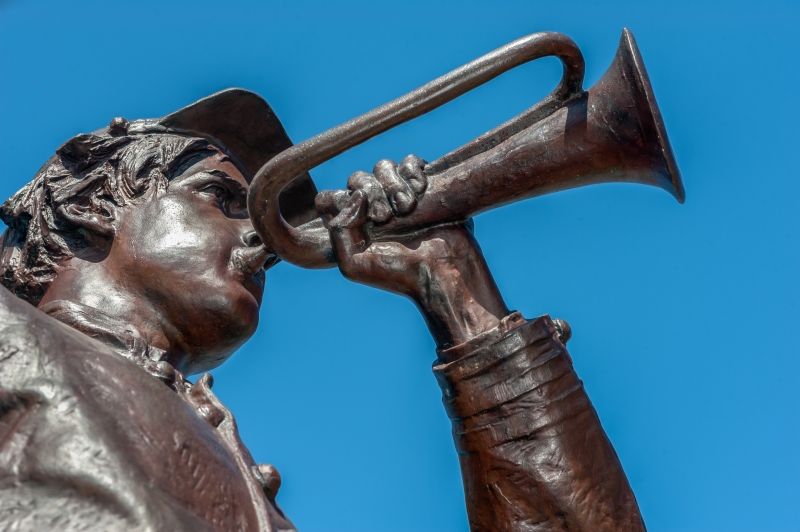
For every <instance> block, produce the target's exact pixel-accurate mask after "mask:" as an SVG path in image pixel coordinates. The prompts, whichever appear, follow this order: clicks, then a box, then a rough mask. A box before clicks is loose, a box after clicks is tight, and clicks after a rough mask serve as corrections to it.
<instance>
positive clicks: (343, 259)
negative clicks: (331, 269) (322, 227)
mask: <svg viewBox="0 0 800 532" xmlns="http://www.w3.org/2000/svg"><path fill="white" fill-rule="evenodd" d="M366 221H367V195H366V194H365V193H364V191H363V190H356V191H355V192H353V194H352V195H351V196H350V199H349V200H348V201H347V203H346V204H345V206H344V208H342V210H341V211H339V214H337V215H336V217H335V218H333V219H332V220H331V221H330V222H329V224H328V228H329V230H330V235H331V243H332V244H333V249H334V252H335V253H336V260H337V261H338V262H339V266H340V267H342V266H343V265H344V264H345V263H349V262H350V261H351V260H352V259H351V257H352V256H353V255H355V254H357V253H360V252H362V251H363V250H364V249H365V248H366V247H367V235H366V233H365V232H364V223H365V222H366Z"/></svg>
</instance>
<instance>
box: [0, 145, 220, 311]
mask: <svg viewBox="0 0 800 532" xmlns="http://www.w3.org/2000/svg"><path fill="white" fill-rule="evenodd" d="M214 151H216V147H215V146H214V145H212V144H211V143H210V142H209V141H207V140H206V139H203V138H195V137H188V136H179V135H170V134H149V135H135V136H129V135H122V136H107V135H97V134H88V135H86V134H83V135H78V136H77V137H74V138H72V139H70V140H69V141H67V142H66V143H65V144H64V145H63V146H61V147H60V148H59V149H58V150H56V154H55V155H54V156H53V157H51V158H50V160H49V161H47V163H45V165H44V166H43V167H42V168H41V169H40V170H39V172H38V173H37V174H36V176H35V177H34V178H33V180H32V181H31V182H30V183H28V184H27V185H25V187H23V188H22V190H20V191H19V192H17V193H16V194H14V195H13V196H12V197H11V198H9V199H8V200H7V201H6V202H5V203H4V204H3V205H2V207H0V219H2V220H3V222H4V223H5V224H6V225H7V226H8V229H6V231H5V232H4V233H3V234H2V236H0V274H1V275H2V279H1V280H2V283H3V285H4V286H5V287H6V288H8V289H9V290H11V292H13V293H14V294H15V295H16V296H18V297H20V298H22V299H25V300H26V301H28V302H30V303H31V304H33V305H37V304H38V303H39V301H40V300H41V298H42V296H43V295H44V293H45V291H46V290H47V288H48V286H49V285H50V283H51V282H52V281H53V279H55V276H56V270H55V267H56V266H57V265H58V264H59V263H60V262H62V261H63V260H65V259H67V258H70V257H72V256H74V254H75V252H76V251H77V250H79V249H82V248H84V247H86V246H87V243H86V239H85V238H84V235H83V234H82V231H83V229H82V228H81V227H76V226H74V225H72V224H70V223H68V222H67V221H66V219H65V217H64V216H63V215H62V212H63V209H64V208H65V207H66V206H67V205H75V204H77V205H80V206H81V207H83V208H85V209H89V210H93V211H95V212H98V214H102V213H101V210H102V207H101V202H99V201H98V200H99V199H103V200H105V201H111V202H113V203H114V204H116V205H119V206H123V205H126V204H129V203H133V202H136V200H137V199H138V198H140V197H142V195H143V194H144V193H145V192H147V191H148V190H150V189H151V188H152V187H157V189H158V190H157V192H159V191H164V190H166V188H167V186H168V183H169V180H170V179H172V178H173V177H175V176H176V175H178V174H179V171H180V169H181V168H182V167H184V166H185V165H186V164H187V163H188V162H190V161H192V160H194V159H196V158H198V157H201V156H202V155H204V154H210V153H212V152H214Z"/></svg>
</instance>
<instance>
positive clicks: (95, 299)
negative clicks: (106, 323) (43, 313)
mask: <svg viewBox="0 0 800 532" xmlns="http://www.w3.org/2000/svg"><path fill="white" fill-rule="evenodd" d="M53 301H67V302H70V303H77V304H79V305H85V306H88V307H92V308H95V309H97V310H99V311H101V312H103V313H104V314H106V315H108V316H110V317H112V318H115V319H117V320H119V321H120V322H122V323H126V324H129V325H130V326H132V327H134V328H136V330H137V331H138V332H139V334H140V335H141V336H142V337H143V338H144V339H145V341H146V342H147V343H148V344H149V345H151V346H153V347H156V348H158V349H162V350H164V351H167V350H169V347H170V343H169V340H168V338H167V334H166V331H165V324H164V322H163V320H162V319H160V316H159V313H158V311H157V310H156V309H155V308H154V306H153V305H152V303H151V302H150V301H148V300H147V298H146V297H145V295H144V294H141V293H133V291H132V290H128V289H126V287H125V286H124V285H123V284H122V283H120V282H118V281H117V280H115V279H114V277H113V275H111V274H109V272H107V271H106V269H105V267H104V266H103V265H102V264H101V263H92V262H89V261H84V260H81V259H78V258H73V259H69V260H67V261H65V262H63V263H62V264H61V265H60V266H59V267H58V269H57V276H56V279H55V280H54V281H53V282H52V283H51V284H50V286H49V287H48V289H47V292H45V295H44V297H43V298H42V300H41V302H40V303H39V306H40V307H42V306H44V305H46V304H48V303H51V302H53Z"/></svg>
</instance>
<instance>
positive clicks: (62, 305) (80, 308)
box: [39, 300, 188, 388]
mask: <svg viewBox="0 0 800 532" xmlns="http://www.w3.org/2000/svg"><path fill="white" fill-rule="evenodd" d="M39 310H41V311H42V312H44V313H45V314H47V315H49V316H51V317H53V318H55V319H57V320H58V321H60V322H62V323H64V324H66V325H69V326H70V327H72V328H73V329H76V330H78V331H80V332H82V333H83V334H85V335H87V336H89V337H91V338H94V339H95V340H97V341H99V342H100V343H102V344H104V345H106V346H107V347H109V348H111V350H112V351H114V352H115V353H117V354H119V355H121V356H123V357H125V358H127V359H128V360H131V361H132V362H134V363H135V364H136V365H137V366H139V367H141V368H142V369H144V370H145V371H147V372H148V373H149V374H151V375H153V376H154V377H156V378H157V379H159V380H161V381H162V382H164V383H165V384H166V385H167V386H170V387H173V386H174V387H176V388H177V387H185V384H184V383H186V384H188V381H186V379H185V378H184V376H183V374H181V373H180V372H179V371H177V370H176V369H175V368H174V367H173V366H172V364H170V363H169V362H168V361H167V360H166V358H167V356H166V355H167V353H166V351H164V350H163V349H158V348H157V347H153V346H151V345H148V344H147V342H146V341H145V340H144V337H143V336H142V334H141V333H140V332H139V331H138V330H137V329H136V328H135V327H133V326H132V325H131V324H129V323H125V322H123V321H121V320H119V319H117V318H115V317H113V316H109V315H108V314H106V313H105V312H102V311H100V310H98V309H96V308H94V307H89V306H87V305H81V304H80V303H73V302H71V301H63V300H58V301H51V302H50V303H47V304H45V305H42V306H41V307H39Z"/></svg>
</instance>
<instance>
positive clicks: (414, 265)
mask: <svg viewBox="0 0 800 532" xmlns="http://www.w3.org/2000/svg"><path fill="white" fill-rule="evenodd" d="M424 167H425V161H423V160H422V159H420V158H419V157H416V156H414V155H409V156H408V157H406V158H405V159H403V161H402V162H401V163H400V164H399V165H398V164H396V163H394V162H393V161H390V160H387V159H385V160H382V161H379V162H378V164H376V165H375V168H374V170H373V173H372V174H368V173H366V172H356V173H354V174H353V175H351V176H350V179H349V180H348V184H347V191H323V192H322V193H320V194H319V195H318V196H317V210H318V211H319V212H320V214H322V216H323V219H325V221H326V223H327V226H328V229H329V230H330V235H331V243H332V244H333V250H334V253H335V256H336V260H337V263H338V265H339V269H340V270H341V272H342V274H343V275H344V276H345V277H346V278H348V279H350V280H352V281H355V282H358V283H362V284H366V285H370V286H374V287H377V288H381V289H384V290H388V291H390V292H394V293H397V294H402V295H404V296H407V297H409V298H410V299H412V300H413V301H414V302H415V303H416V304H417V306H418V307H419V308H420V310H421V311H422V314H423V316H424V317H425V320H426V322H427V323H428V326H429V328H430V329H431V332H432V334H433V335H434V338H435V339H436V341H437V343H439V345H440V346H446V345H453V344H457V343H461V342H463V341H466V340H468V339H470V338H471V337H473V336H475V335H476V334H480V333H481V332H484V331H485V330H488V329H491V328H492V327H494V326H496V325H497V323H499V320H500V319H502V317H504V316H505V315H506V314H507V313H508V311H507V309H506V307H505V304H504V303H503V300H502V298H501V297H500V294H499V291H498V290H497V286H496V285H495V283H494V280H493V279H492V276H491V274H490V273H489V269H488V267H487V265H486V262H485V261H484V259H483V255H482V253H481V251H480V248H479V246H478V244H477V242H476V241H475V238H474V236H473V234H472V231H471V227H472V224H471V222H467V223H463V224H449V225H440V226H435V227H431V228H428V229H426V230H423V231H418V232H415V233H414V234H413V235H409V236H407V237H403V238H398V239H396V240H392V241H376V242H373V241H371V240H370V237H369V233H368V231H367V230H366V226H367V225H368V224H370V223H373V224H383V223H386V222H388V221H389V220H391V219H392V217H393V216H403V215H406V214H409V213H410V212H412V211H413V210H414V208H415V207H416V205H417V200H418V198H420V197H422V195H423V194H424V193H425V190H426V188H427V176H426V175H425V173H424Z"/></svg>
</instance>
